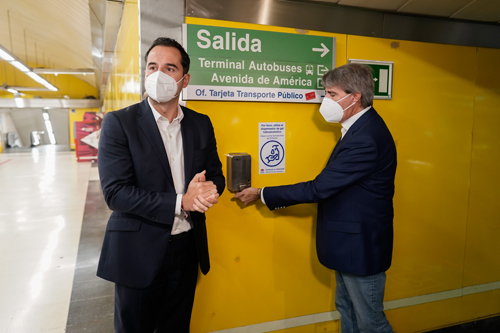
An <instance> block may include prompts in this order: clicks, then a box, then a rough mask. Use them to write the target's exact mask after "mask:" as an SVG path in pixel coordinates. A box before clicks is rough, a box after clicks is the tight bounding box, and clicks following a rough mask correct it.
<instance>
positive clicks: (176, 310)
mask: <svg viewBox="0 0 500 333" xmlns="http://www.w3.org/2000/svg"><path fill="white" fill-rule="evenodd" d="M197 278H198V258H197V255H196V244H195V242H194V237H193V231H192V230H191V231H189V232H188V233H183V234H180V235H176V236H173V237H172V239H171V240H170V242H169V244H168V248H167V253H166V255H165V258H164V260H163V264H162V267H161V270H160V272H159V273H158V276H157V277H156V278H155V279H154V281H153V282H152V284H151V285H150V286H148V287H146V288H144V289H135V288H130V287H126V286H122V285H118V284H116V285H115V331H116V332H119V333H170V332H172V333H188V332H189V322H190V321H191V310H192V308H193V301H194V293H195V288H196V281H197Z"/></svg>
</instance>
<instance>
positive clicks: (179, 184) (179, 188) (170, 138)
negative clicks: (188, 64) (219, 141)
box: [148, 98, 192, 235]
mask: <svg viewBox="0 0 500 333" xmlns="http://www.w3.org/2000/svg"><path fill="white" fill-rule="evenodd" d="M148 103H149V106H150V107H151V110H152V111H153V115H154V117H155V120H156V125H158V130H159V131H160V135H161V138H162V140H163V145H164V146H165V151H166V152H167V157H168V163H169V164H170V170H171V172H172V179H173V181H174V187H175V192H176V193H177V201H176V204H175V217H174V224H173V226H172V232H171V234H172V235H177V234H180V233H182V232H185V231H188V230H190V229H191V228H192V227H191V224H190V223H189V221H188V220H187V218H186V217H184V212H183V211H182V210H181V205H182V195H183V194H184V189H185V182H184V149H183V145H182V133H181V120H182V118H184V113H183V112H182V109H181V107H180V106H178V111H177V117H175V119H174V120H172V122H169V121H168V119H167V118H165V117H163V116H162V115H161V114H160V113H159V112H158V111H156V110H155V108H154V107H153V106H152V105H151V102H150V100H149V98H148Z"/></svg>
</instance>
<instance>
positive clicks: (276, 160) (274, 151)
mask: <svg viewBox="0 0 500 333" xmlns="http://www.w3.org/2000/svg"><path fill="white" fill-rule="evenodd" d="M284 158H285V149H284V148H283V146H282V145H281V143H279V142H278V141H275V140H271V141H267V142H266V143H264V145H263V146H262V148H261V149H260V160H261V161H262V163H264V164H265V165H267V166H268V167H271V168H273V167H275V166H278V165H279V164H280V163H281V162H283V159H284Z"/></svg>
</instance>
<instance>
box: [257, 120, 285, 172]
mask: <svg viewBox="0 0 500 333" xmlns="http://www.w3.org/2000/svg"><path fill="white" fill-rule="evenodd" d="M269 173H285V123H259V174H269Z"/></svg>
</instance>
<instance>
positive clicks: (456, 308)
mask: <svg viewBox="0 0 500 333" xmlns="http://www.w3.org/2000/svg"><path fill="white" fill-rule="evenodd" d="M460 304H461V302H460V298H452V299H448V300H444V301H438V302H432V303H426V304H420V305H415V306H409V307H405V308H400V309H395V310H390V311H386V315H387V319H388V320H389V322H390V323H391V325H392V328H393V329H394V332H397V333H413V332H425V331H429V330H431V329H437V328H441V327H445V326H449V325H450V323H458V322H460V316H459V313H460Z"/></svg>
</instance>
